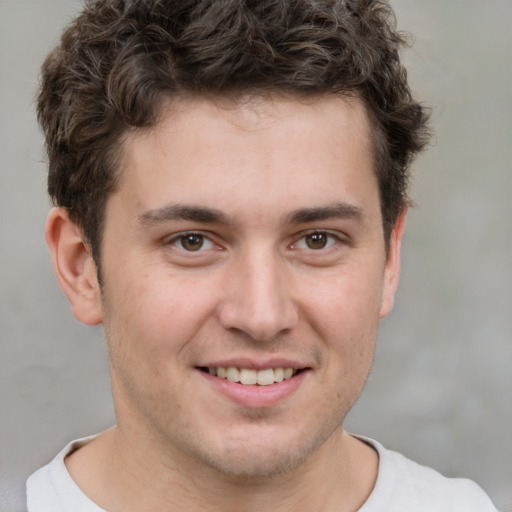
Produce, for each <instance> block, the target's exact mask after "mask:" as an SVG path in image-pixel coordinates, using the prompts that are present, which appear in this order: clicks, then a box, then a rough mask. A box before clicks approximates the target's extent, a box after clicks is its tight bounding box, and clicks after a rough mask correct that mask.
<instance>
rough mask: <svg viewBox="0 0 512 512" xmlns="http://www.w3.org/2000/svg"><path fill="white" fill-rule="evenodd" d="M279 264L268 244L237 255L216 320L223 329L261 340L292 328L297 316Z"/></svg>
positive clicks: (278, 259)
mask: <svg viewBox="0 0 512 512" xmlns="http://www.w3.org/2000/svg"><path fill="white" fill-rule="evenodd" d="M283 267H284V262H283V261H282V260H281V258H280V257H279V254H277V253H276V251H275V250H273V248H271V247H265V246H264V245H258V247H252V248H248V249H247V250H245V251H243V253H241V254H240V256H239V257H238V258H237V260H236V262H234V264H233V266H232V267H231V269H230V272H229V274H228V278H227V279H228V282H227V283H226V287H225V291H224V294H223V301H222V304H221V305H220V312H219V313H220V315H219V316H220V321H221V323H222V324H223V326H224V327H225V328H226V329H235V330H238V331H243V332H245V333H246V334H248V335H249V336H250V337H251V338H253V339H254V340H259V341H265V340H269V339H272V338H274V337H275V336H277V335H278V334H280V333H282V332H283V331H287V330H289V329H291V328H292V327H293V325H294V323H295V322H296V320H297V316H298V315H297V311H296V307H295V304H294V302H293V299H292V296H291V293H290V291H291V290H290V288H289V286H288V285H287V283H286V279H285V275H284V270H285V269H284V268H283Z"/></svg>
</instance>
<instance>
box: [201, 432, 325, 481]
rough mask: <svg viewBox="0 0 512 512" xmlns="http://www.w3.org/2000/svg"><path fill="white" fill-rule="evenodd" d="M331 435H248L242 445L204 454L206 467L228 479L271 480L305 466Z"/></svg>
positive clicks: (224, 446)
mask: <svg viewBox="0 0 512 512" xmlns="http://www.w3.org/2000/svg"><path fill="white" fill-rule="evenodd" d="M328 437H329V435H327V433H324V435H317V436H316V437H314V438H311V437H310V438H309V440H308V441H305V439H306V440H307V439H308V438H307V436H300V437H298V438H296V439H288V440H284V439H282V437H280V436H276V437H269V436H268V434H267V436H266V438H265V436H258V434H255V433H253V432H251V433H249V432H247V433H246V435H245V436H244V439H242V440H239V442H232V443H229V444H226V443H224V444H223V445H222V446H221V447H219V449H218V450H215V452H216V453H212V452H208V453H204V452H203V453H202V454H200V455H199V457H198V458H200V459H201V461H202V462H203V464H205V465H206V466H208V467H209V468H210V469H213V470H214V471H216V472H219V473H221V474H223V475H225V476H227V477H231V478H241V479H261V478H270V477H274V476H278V475H282V474H284V473H287V472H290V471H293V470H294V469H296V468H297V467H299V466H301V465H302V464H304V463H305V462H306V461H307V460H308V459H309V458H310V457H311V456H313V454H314V453H315V452H316V451H317V450H318V449H319V448H320V447H321V446H322V445H323V444H324V443H325V441H326V439H327V438H328Z"/></svg>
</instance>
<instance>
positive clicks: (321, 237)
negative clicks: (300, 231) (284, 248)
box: [304, 232, 329, 250]
mask: <svg viewBox="0 0 512 512" xmlns="http://www.w3.org/2000/svg"><path fill="white" fill-rule="evenodd" d="M304 239H305V241H306V245H307V247H308V248H309V249H317V250H318V249H325V247H326V246H327V242H328V241H329V237H328V235H327V233H319V232H317V233H310V234H309V235H306V236H305V237H304Z"/></svg>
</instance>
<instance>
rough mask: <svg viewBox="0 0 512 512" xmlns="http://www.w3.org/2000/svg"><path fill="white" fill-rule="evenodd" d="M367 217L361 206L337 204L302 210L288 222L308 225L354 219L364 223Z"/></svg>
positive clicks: (290, 215) (294, 213)
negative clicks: (323, 221)
mask: <svg viewBox="0 0 512 512" xmlns="http://www.w3.org/2000/svg"><path fill="white" fill-rule="evenodd" d="M365 217H366V215H365V212H364V210H363V209H362V208H360V207H359V206H355V205H353V204H350V203H337V204H335V205H332V206H320V207H313V208H301V209H300V210H296V211H294V212H291V213H290V214H288V215H287V217H286V221H287V223H289V224H307V223H311V222H318V221H321V220H329V219H354V220H357V221H362V220H364V218H365Z"/></svg>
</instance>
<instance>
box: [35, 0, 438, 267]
mask: <svg viewBox="0 0 512 512" xmlns="http://www.w3.org/2000/svg"><path fill="white" fill-rule="evenodd" d="M405 44H406V41H405V38H404V37H403V36H402V35H401V34H400V33H399V32H397V30H396V23H395V18H394V14H393V11H392V9H391V7H390V6H389V5H388V3H387V2H385V1H383V0H373V1H372V0H96V1H88V2H86V4H85V6H84V9H83V11H82V12H81V13H80V14H79V15H78V17H77V18H75V20H74V21H73V22H72V23H71V25H70V26H69V27H68V28H67V29H66V30H65V32H64V33H63V35H62V38H61V41H60V44H59V46H57V48H55V49H54V50H53V52H52V53H51V54H50V55H49V56H48V57H47V59H46V61H45V62H44V64H43V67H42V75H41V87H40V92H39V96H38V119H39V122H40V124H41V125H42V127H43V130H44V132H45V136H46V147H47V152H48V159H49V175H48V191H49V194H50V196H51V198H52V200H53V202H54V204H55V205H58V206H62V207H65V208H66V209H67V210H68V211H69V215H70V218H71V219H72V221H73V222H75V223H76V224H77V225H78V226H79V227H80V228H81V229H82V231H83V234H84V236H85V239H86V240H87V242H88V244H89V245H90V247H91V250H92V254H93V257H94V259H95V261H96V263H97V265H98V268H99V262H100V261H99V260H100V258H99V254H100V245H101V234H102V227H103V219H104V210H105V204H106V201H107V199H108V197H109V195H110V194H111V193H112V192H113V191H114V190H115V188H116V185H117V181H118V177H119V173H120V168H121V166H120V161H121V158H122V151H121V145H122V140H123V135H124V134H126V133H127V132H128V131H129V130H133V129H147V128H150V127H152V126H154V125H155V124H156V123H157V122H158V118H159V112H160V111H161V109H160V108H159V107H160V106H161V102H162V101H163V100H164V99H166V98H175V97H179V96H180V95H183V94H186V95H191V94H192V95H213V96H217V97H218V96H235V97H236V95H238V94H245V95H246V94H254V95H266V94H292V95H298V96H313V95H318V94H346V95H353V96H356V97H358V98H360V99H361V100H362V102H363V103H364V104H365V107H366V109H367V111H368V113H369V117H370V120H371V125H372V139H373V148H374V150H373V153H374V154H373V158H374V167H375V173H376V176H377V179H378V184H379V192H380V202H381V211H382V217H383V226H384V233H385V235H386V240H387V239H388V238H389V234H390V233H391V230H392V227H393V226H394V224H395V222H396V219H397V217H398V215H399V214H400V212H401V211H402V210H403V208H404V205H405V204H407V202H408V192H407V189H408V181H409V166H410V163H411V160H412V158H413V157H414V155H415V154H416V153H418V152H419V151H420V150H421V149H422V148H423V147H424V146H425V145H426V144H427V142H428V139H429V130H428V127H427V121H428V115H427V112H426V109H425V108H423V107H422V106H421V105H420V104H419V103H418V102H416V101H415V100H414V99H413V98H412V96H411V92H410V89H409V86H408V83H407V76H406V71H405V69H404V67H403V66H402V64H401V63H400V59H399V50H400V49H401V47H402V46H404V45H405Z"/></svg>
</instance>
